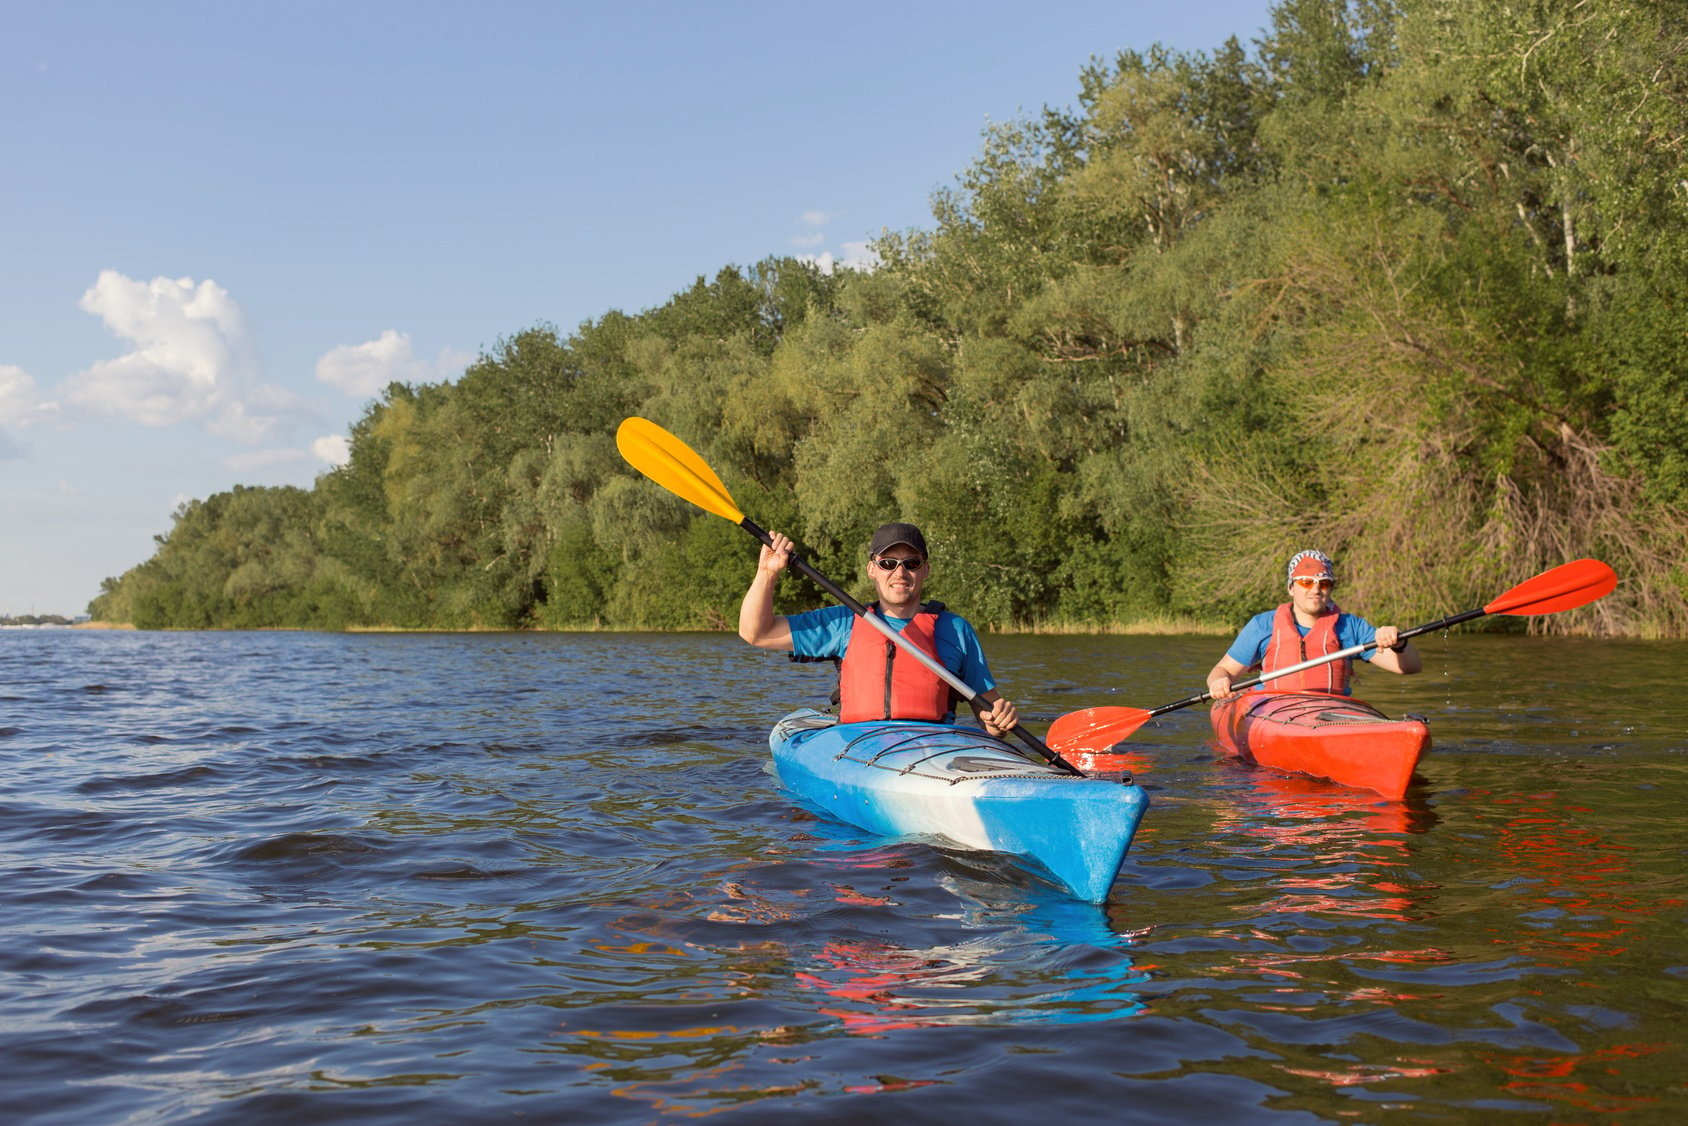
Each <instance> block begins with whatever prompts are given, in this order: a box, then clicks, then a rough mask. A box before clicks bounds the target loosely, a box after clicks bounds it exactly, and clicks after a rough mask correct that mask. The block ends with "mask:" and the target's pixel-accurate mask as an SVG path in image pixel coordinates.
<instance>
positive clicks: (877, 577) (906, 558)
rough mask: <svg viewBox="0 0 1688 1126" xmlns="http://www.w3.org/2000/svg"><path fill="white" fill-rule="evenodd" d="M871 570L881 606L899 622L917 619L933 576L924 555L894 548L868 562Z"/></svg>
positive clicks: (903, 545) (902, 547) (903, 547)
mask: <svg viewBox="0 0 1688 1126" xmlns="http://www.w3.org/2000/svg"><path fill="white" fill-rule="evenodd" d="M911 565H912V569H911ZM867 569H868V574H870V575H872V576H873V585H874V586H875V587H877V588H878V589H879V604H880V606H881V607H883V608H884V609H885V610H886V612H888V613H891V614H894V615H895V616H897V617H899V618H907V617H911V616H913V608H914V607H917V606H919V605H920V590H921V588H922V587H924V586H925V585H926V576H927V574H928V573H929V572H930V566H929V564H928V563H927V561H926V559H925V558H924V557H922V556H921V554H920V552H918V551H916V550H914V548H912V547H910V546H909V545H908V544H906V543H897V544H892V545H891V546H890V547H888V548H886V549H885V550H884V551H882V552H880V553H879V554H878V555H876V556H874V557H873V558H872V559H870V560H868V565H867ZM904 611H907V612H906V613H905V612H904Z"/></svg>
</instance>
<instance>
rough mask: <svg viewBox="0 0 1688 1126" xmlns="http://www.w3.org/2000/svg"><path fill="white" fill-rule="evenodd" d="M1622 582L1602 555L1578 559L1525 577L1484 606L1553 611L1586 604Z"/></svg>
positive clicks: (1494, 610)
mask: <svg viewBox="0 0 1688 1126" xmlns="http://www.w3.org/2000/svg"><path fill="white" fill-rule="evenodd" d="M1617 586H1618V576H1617V573H1616V572H1614V571H1613V570H1612V568H1610V567H1608V566H1606V564H1604V563H1602V562H1600V560H1598V559H1578V560H1575V561H1573V562H1570V563H1565V564H1561V565H1560V566H1558V567H1555V568H1553V570H1551V571H1543V572H1542V573H1541V574H1539V575H1537V576H1536V577H1535V578H1533V579H1525V580H1524V581H1523V582H1521V583H1519V584H1518V585H1517V586H1515V587H1513V588H1512V589H1511V590H1509V591H1507V592H1506V593H1505V594H1503V595H1501V596H1500V597H1499V598H1496V599H1495V600H1494V601H1493V602H1491V603H1489V604H1488V605H1487V606H1485V607H1483V612H1484V613H1486V614H1514V615H1518V616H1520V617H1522V616H1526V615H1530V614H1553V613H1557V612H1558V611H1560V610H1574V609H1576V608H1577V607H1578V606H1586V605H1588V604H1589V603H1590V602H1593V601H1594V600H1595V599H1596V598H1604V597H1605V596H1606V595H1608V594H1611V593H1612V591H1614V590H1616V589H1617Z"/></svg>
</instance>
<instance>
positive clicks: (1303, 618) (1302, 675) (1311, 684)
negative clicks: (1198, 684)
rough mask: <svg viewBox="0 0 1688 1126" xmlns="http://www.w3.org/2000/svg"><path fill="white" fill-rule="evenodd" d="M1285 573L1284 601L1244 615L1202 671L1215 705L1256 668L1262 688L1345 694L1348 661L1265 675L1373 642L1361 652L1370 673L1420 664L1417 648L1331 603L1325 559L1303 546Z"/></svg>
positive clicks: (1331, 567) (1332, 582)
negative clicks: (1215, 659) (1216, 657)
mask: <svg viewBox="0 0 1688 1126" xmlns="http://www.w3.org/2000/svg"><path fill="white" fill-rule="evenodd" d="M1287 572H1288V574H1287V580H1288V584H1289V601H1288V602H1286V603H1284V604H1283V605H1281V606H1279V607H1278V608H1277V609H1275V610H1267V611H1265V612H1264V613H1261V614H1256V615H1255V616H1254V617H1253V618H1251V619H1250V620H1249V622H1248V624H1247V625H1245V626H1243V628H1242V630H1241V631H1240V632H1238V634H1237V639H1236V640H1235V641H1233V642H1232V643H1231V647H1230V648H1229V649H1227V650H1226V651H1225V655H1224V656H1223V657H1221V658H1219V663H1218V664H1216V665H1214V666H1213V671H1212V672H1210V673H1208V674H1207V690H1208V692H1210V693H1212V695H1213V698H1214V699H1215V700H1223V699H1225V698H1226V697H1228V696H1232V695H1234V694H1235V693H1233V692H1232V690H1231V685H1232V684H1233V683H1234V682H1235V681H1236V680H1237V679H1238V678H1239V677H1241V676H1242V675H1243V674H1244V673H1246V672H1248V671H1249V670H1250V669H1253V668H1256V667H1259V668H1260V670H1261V673H1262V675H1263V676H1266V677H1267V678H1268V679H1266V680H1265V681H1263V682H1262V683H1261V685H1260V689H1261V690H1262V691H1267V692H1330V693H1333V694H1335V695H1341V696H1346V695H1349V693H1350V691H1351V689H1350V682H1351V680H1352V677H1351V672H1352V669H1353V659H1352V658H1346V657H1345V658H1343V659H1341V660H1338V661H1327V662H1326V663H1324V664H1322V665H1317V666H1315V667H1313V668H1310V669H1304V670H1302V671H1301V672H1299V673H1292V674H1290V675H1288V676H1281V677H1273V676H1272V675H1271V674H1272V670H1274V669H1282V668H1288V667H1289V666H1291V665H1298V664H1301V663H1302V662H1303V661H1307V660H1311V659H1312V658H1315V657H1321V656H1324V655H1326V654H1329V653H1335V652H1338V651H1340V650H1343V649H1350V648H1353V647H1354V646H1356V645H1369V644H1371V643H1372V642H1374V641H1375V642H1376V643H1377V648H1375V649H1371V650H1368V651H1367V652H1365V653H1363V654H1361V659H1362V660H1365V661H1369V662H1370V663H1371V665H1372V667H1373V668H1380V669H1388V670H1389V671H1390V672H1395V673H1415V672H1418V671H1419V670H1421V669H1422V668H1423V667H1424V662H1423V661H1422V660H1421V659H1420V657H1419V654H1418V650H1416V649H1414V648H1413V647H1412V643H1411V642H1410V641H1402V640H1401V639H1400V632H1401V631H1400V630H1399V629H1397V628H1396V627H1395V626H1375V627H1374V626H1373V625H1372V624H1371V623H1370V622H1368V621H1366V620H1365V619H1364V618H1361V617H1357V616H1355V615H1353V614H1346V613H1344V612H1343V611H1342V608H1341V607H1340V606H1338V605H1337V604H1336V603H1335V602H1333V601H1332V600H1331V594H1332V592H1333V591H1334V590H1335V589H1336V565H1335V564H1334V563H1332V562H1331V559H1330V556H1328V555H1326V554H1325V553H1324V552H1322V551H1314V550H1311V549H1309V550H1307V551H1299V552H1296V554H1295V555H1294V556H1292V557H1291V558H1290V561H1289V566H1288V568H1287Z"/></svg>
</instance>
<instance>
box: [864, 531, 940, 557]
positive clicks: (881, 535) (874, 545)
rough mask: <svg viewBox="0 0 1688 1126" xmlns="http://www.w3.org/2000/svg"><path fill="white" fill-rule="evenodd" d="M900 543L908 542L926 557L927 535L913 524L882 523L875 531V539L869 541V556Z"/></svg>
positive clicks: (878, 553) (921, 555) (908, 544)
mask: <svg viewBox="0 0 1688 1126" xmlns="http://www.w3.org/2000/svg"><path fill="white" fill-rule="evenodd" d="M898 544H906V545H907V546H909V547H912V548H914V550H916V551H918V552H920V557H921V558H922V559H925V558H926V555H927V552H926V537H925V536H923V535H921V534H920V529H919V528H916V527H915V526H914V525H913V524H881V525H880V526H879V530H878V531H876V532H874V533H873V539H871V540H869V541H868V545H867V553H868V556H869V558H871V557H873V556H875V555H881V554H883V553H884V552H885V550H886V549H887V548H891V547H895V546H897V545H898Z"/></svg>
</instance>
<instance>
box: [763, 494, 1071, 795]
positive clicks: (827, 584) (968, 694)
mask: <svg viewBox="0 0 1688 1126" xmlns="http://www.w3.org/2000/svg"><path fill="white" fill-rule="evenodd" d="M739 527H741V528H743V529H744V530H745V531H747V532H749V533H750V534H751V535H753V536H755V537H756V538H757V539H758V540H760V541H761V542H762V543H764V544H766V545H767V546H769V547H773V546H774V538H773V537H772V536H770V535H769V534H768V533H767V532H766V531H765V530H763V529H762V528H760V527H758V526H757V525H756V523H755V522H754V521H752V520H751V519H750V517H748V516H746V517H744V518H742V519H741V520H739ZM791 566H792V567H794V568H795V569H796V570H797V571H798V572H799V573H801V574H802V575H803V576H804V577H805V578H807V579H809V581H811V582H813V583H814V584H815V585H816V586H818V587H820V588H821V589H822V590H824V591H826V592H827V593H828V594H830V595H832V597H834V598H836V599H837V600H838V601H839V602H841V603H843V604H844V605H845V606H848V607H849V608H850V612H851V613H853V614H856V615H857V616H859V617H863V618H868V619H869V620H870V621H873V622H875V623H876V624H877V625H879V626H880V627H882V628H883V630H884V631H885V636H886V637H887V638H889V639H890V640H891V641H893V642H895V643H896V644H898V645H900V646H902V647H903V648H904V649H905V650H906V651H907V652H909V653H910V654H912V655H913V656H914V657H915V659H916V660H920V661H921V663H922V664H925V665H926V666H927V667H928V668H930V669H931V670H932V671H933V672H935V673H938V675H939V676H941V677H942V678H943V679H944V681H945V682H946V683H948V684H949V686H950V687H951V688H954V689H955V690H956V691H957V692H959V693H961V695H962V696H963V697H964V698H965V699H966V700H967V701H968V702H972V700H973V698H974V697H976V696H977V695H978V693H977V692H975V691H973V690H972V689H971V688H969V687H968V686H967V684H966V682H965V681H963V680H962V679H961V678H960V677H958V676H956V675H955V674H954V673H951V672H950V671H949V670H948V669H945V668H944V667H943V666H942V665H939V664H938V663H937V662H936V661H933V660H931V658H930V657H928V656H927V654H925V653H922V652H921V651H920V650H918V649H916V648H914V644H913V642H911V641H909V640H908V639H907V638H904V637H902V636H901V635H900V634H897V633H896V632H895V631H894V630H892V629H891V627H890V626H889V625H886V624H885V622H884V619H882V618H879V617H878V616H877V615H875V614H873V613H872V612H871V611H870V610H869V609H868V608H867V607H866V606H864V605H862V603H861V602H860V601H858V600H857V599H855V598H852V597H851V596H850V595H849V594H848V593H847V592H846V591H845V590H844V588H843V587H841V586H839V585H838V584H837V583H835V582H833V581H832V580H831V579H829V578H827V577H826V576H825V575H823V574H821V573H820V572H819V571H817V570H815V568H814V566H813V565H812V564H811V563H810V562H809V561H808V560H807V559H804V558H803V557H802V556H801V555H798V554H797V553H796V552H795V551H793V552H792V553H791ZM1010 730H1012V731H1013V733H1014V735H1015V736H1016V737H1017V738H1018V739H1019V740H1020V742H1022V743H1024V744H1025V745H1026V746H1028V747H1030V748H1031V749H1032V750H1034V751H1036V752H1037V753H1038V754H1039V755H1041V756H1042V757H1043V759H1044V761H1045V762H1048V763H1050V764H1051V765H1053V766H1058V767H1060V768H1061V769H1062V770H1065V771H1067V772H1068V773H1069V774H1078V775H1081V776H1082V775H1083V774H1084V771H1082V770H1080V769H1079V768H1078V767H1076V766H1074V765H1073V764H1072V763H1070V762H1068V761H1067V760H1066V759H1064V758H1062V757H1061V756H1060V755H1059V754H1057V753H1056V752H1055V751H1054V750H1052V749H1050V747H1049V746H1048V745H1047V744H1045V743H1044V741H1043V740H1042V739H1039V738H1038V737H1037V736H1036V735H1033V734H1032V733H1031V732H1030V731H1027V730H1026V728H1025V725H1024V724H1015V725H1014V727H1013V728H1011V729H1010Z"/></svg>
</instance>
